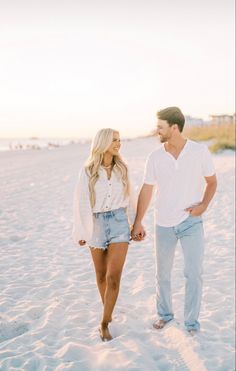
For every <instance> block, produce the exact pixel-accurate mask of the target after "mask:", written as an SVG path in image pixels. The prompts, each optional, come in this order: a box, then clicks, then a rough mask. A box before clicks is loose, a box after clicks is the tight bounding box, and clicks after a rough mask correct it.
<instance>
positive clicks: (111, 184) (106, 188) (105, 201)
mask: <svg viewBox="0 0 236 371" xmlns="http://www.w3.org/2000/svg"><path fill="white" fill-rule="evenodd" d="M88 181H89V177H88V175H87V174H86V171H85V168H82V169H81V171H80V174H79V178H78V182H77V185H76V188H75V192H74V202H73V214H74V223H73V232H72V234H73V240H74V242H75V243H78V241H79V240H84V241H86V242H87V244H89V241H90V239H91V237H92V232H93V213H98V212H105V211H110V210H115V209H119V208H120V207H124V208H127V212H128V217H129V222H130V224H132V223H133V221H134V216H135V211H136V201H135V199H134V193H133V190H132V186H131V187H130V195H129V197H126V198H125V197H124V191H123V184H122V181H121V180H120V179H119V177H118V176H117V173H116V169H115V167H114V168H113V170H112V175H111V178H110V179H108V177H107V172H106V170H105V169H103V168H100V171H99V178H98V180H97V182H96V184H95V195H96V203H95V205H94V207H93V208H91V204H90V197H89V186H88Z"/></svg>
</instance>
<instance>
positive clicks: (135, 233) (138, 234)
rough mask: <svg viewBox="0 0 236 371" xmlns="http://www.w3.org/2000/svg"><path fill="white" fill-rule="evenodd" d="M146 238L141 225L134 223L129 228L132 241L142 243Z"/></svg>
mask: <svg viewBox="0 0 236 371" xmlns="http://www.w3.org/2000/svg"><path fill="white" fill-rule="evenodd" d="M145 237H146V231H145V229H144V227H143V225H142V224H141V223H137V222H136V223H134V225H133V227H132V228H131V239H132V240H134V241H142V240H144V238H145Z"/></svg>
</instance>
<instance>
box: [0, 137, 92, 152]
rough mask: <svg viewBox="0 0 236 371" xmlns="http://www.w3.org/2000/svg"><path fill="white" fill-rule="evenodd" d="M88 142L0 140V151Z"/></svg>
mask: <svg viewBox="0 0 236 371" xmlns="http://www.w3.org/2000/svg"><path fill="white" fill-rule="evenodd" d="M88 141H89V139H75V138H0V151H19V150H29V149H35V150H40V149H43V148H48V149H53V148H57V147H60V146H65V145H68V144H73V143H86V142H88Z"/></svg>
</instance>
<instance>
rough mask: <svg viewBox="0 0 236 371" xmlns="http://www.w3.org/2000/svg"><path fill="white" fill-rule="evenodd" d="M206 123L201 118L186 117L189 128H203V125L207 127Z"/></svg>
mask: <svg viewBox="0 0 236 371" xmlns="http://www.w3.org/2000/svg"><path fill="white" fill-rule="evenodd" d="M205 124H206V122H205V121H204V120H203V119H201V118H197V117H192V116H188V115H187V116H185V125H188V126H201V125H205Z"/></svg>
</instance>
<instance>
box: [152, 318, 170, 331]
mask: <svg viewBox="0 0 236 371" xmlns="http://www.w3.org/2000/svg"><path fill="white" fill-rule="evenodd" d="M168 322H169V321H167V322H166V321H164V320H163V319H158V320H157V321H156V322H154V323H153V327H154V328H155V329H157V330H161V329H162V328H163V327H165V325H166V324H167V323H168Z"/></svg>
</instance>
